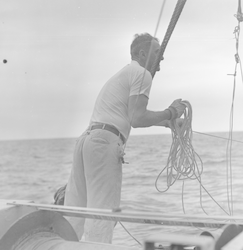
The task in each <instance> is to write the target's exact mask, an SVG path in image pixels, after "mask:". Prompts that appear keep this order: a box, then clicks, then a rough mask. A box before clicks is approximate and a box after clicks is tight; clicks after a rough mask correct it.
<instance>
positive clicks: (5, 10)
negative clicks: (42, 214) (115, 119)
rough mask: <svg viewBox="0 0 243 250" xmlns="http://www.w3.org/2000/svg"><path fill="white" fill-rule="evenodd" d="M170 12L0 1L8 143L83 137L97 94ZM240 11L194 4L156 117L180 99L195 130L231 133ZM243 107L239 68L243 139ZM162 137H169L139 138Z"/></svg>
mask: <svg viewBox="0 0 243 250" xmlns="http://www.w3.org/2000/svg"><path fill="white" fill-rule="evenodd" d="M176 2H177V1H176V0H167V1H166V3H165V8H164V11H163V13H162V18H161V21H160V23H159V27H158V31H157V33H156V36H157V37H158V38H159V40H160V42H162V40H163V38H164V35H165V32H166V29H167V27H168V24H169V22H170V19H171V16H172V13H173V10H174V8H175V5H176ZM162 3H163V1H162V0H86V1H84V0H35V1H32V0H21V1H19V0H2V1H0V37H1V38H0V107H1V108H0V140H15V139H38V138H65V137H78V136H79V135H80V134H81V133H82V132H83V131H84V129H85V128H86V127H87V126H88V123H89V119H90V116H91V113H92V110H93V106H94V102H95V99H96V97H97V95H98V93H99V90H100V89H101V88H102V86H103V85H104V84H105V82H106V81H107V80H108V79H109V78H110V77H111V76H112V75H114V74H115V73H116V72H117V71H119V70H120V69H121V68H122V67H124V66H125V65H127V64H129V63H130V61H131V58H130V44H131V42H132V40H133V37H134V35H135V34H136V33H143V32H148V33H150V34H151V35H155V29H156V24H157V22H158V18H159V12H160V9H161V6H162ZM237 8H238V0H204V1H201V0H187V2H186V4H185V6H184V9H183V12H182V14H181V16H180V19H179V21H178V23H177V25H176V27H175V30H174V32H173V34H172V36H171V39H170V41H169V43H168V45H167V48H166V50H165V53H164V58H165V59H164V61H163V62H162V63H161V71H160V72H157V73H156V75H155V77H154V80H153V85H152V89H151V92H150V99H149V105H148V109H150V110H155V111H159V110H164V109H166V108H167V107H168V106H169V105H170V104H171V103H172V102H173V100H175V99H178V98H182V99H183V100H188V101H189V102H190V103H191V105H192V110H193V118H192V129H193V130H194V131H198V132H214V131H219V132H220V131H228V130H229V124H230V109H231V105H232V96H233V86H234V77H233V76H231V75H228V74H233V73H234V71H235V59H234V55H235V53H236V40H235V36H234V30H235V27H236V26H237V25H238V22H237V19H236V18H235V17H234V14H236V12H237ZM240 39H241V37H240ZM242 40H243V38H242ZM241 44H242V45H243V43H240V44H239V45H240V47H239V55H240V56H241V57H242V48H241ZM4 59H5V60H7V63H4V62H3V60H4ZM242 107H243V83H242V77H241V74H240V68H239V67H238V70H237V76H236V92H235V97H234V127H233V129H234V130H235V131H239V130H240V131H242V130H243V115H242ZM163 133H169V131H168V129H165V128H159V127H156V128H155V127H150V128H139V129H132V132H131V134H132V135H133V134H134V135H135V134H163Z"/></svg>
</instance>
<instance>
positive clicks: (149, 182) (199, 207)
mask: <svg viewBox="0 0 243 250" xmlns="http://www.w3.org/2000/svg"><path fill="white" fill-rule="evenodd" d="M228 136H229V135H228V133H210V134H198V133H194V134H193V138H192V147H193V149H194V151H195V152H196V154H197V155H198V156H199V157H200V159H201V161H200V160H199V158H198V157H196V163H197V166H198V168H201V167H203V172H202V174H201V185H203V188H201V192H200V183H199V181H198V180H197V179H194V180H193V179H186V180H185V181H184V182H183V181H182V180H177V181H175V183H174V184H173V185H172V186H170V188H169V189H168V190H167V191H166V192H159V191H158V190H157V189H156V187H155V182H156V178H157V177H158V176H159V174H160V172H161V171H162V169H163V168H164V167H165V166H166V164H167V160H168V157H169V155H170V148H171V145H172V138H171V135H170V134H163V135H136V136H131V137H130V138H129V140H128V142H127V145H126V149H125V152H126V155H125V161H126V162H128V163H129V164H124V165H123V188H122V200H121V208H122V209H123V210H124V211H133V212H134V211H139V212H144V211H146V212H154V213H155V212H156V213H158V212H162V213H170V214H171V213H175V214H184V213H186V214H188V215H198V216H200V215H205V213H207V214H208V215H222V216H224V215H227V213H228V214H233V215H238V216H242V215H243V132H234V133H233V140H235V141H231V142H230V144H229V143H228V140H227V138H228ZM75 142H76V138H68V139H42V140H16V141H0V154H1V157H0V194H1V197H0V198H1V199H10V200H33V201H35V202H36V203H46V204H52V203H53V201H54V200H53V195H54V193H55V191H56V190H57V189H58V188H59V187H60V186H62V185H64V184H66V182H67V180H68V177H69V174H70V171H71V167H72V156H73V150H74V146H75ZM227 152H228V153H227ZM230 169H232V176H231V175H230ZM230 176H231V177H230ZM183 183H184V189H182V186H183ZM157 188H158V189H159V190H160V191H163V190H165V189H166V188H167V174H166V172H163V173H162V175H161V176H160V177H159V179H158V181H157ZM231 188H232V189H231ZM231 190H232V194H233V197H232V199H231V197H230V195H227V193H228V194H231ZM200 197H201V200H202V202H201V203H200ZM123 226H124V227H125V228H126V229H127V231H128V232H129V233H130V234H132V235H133V237H134V238H135V239H136V240H137V241H139V242H140V243H141V244H142V243H143V240H144V239H145V238H146V237H147V236H150V235H153V234H157V233H163V232H166V233H168V232H180V233H189V234H200V232H201V230H205V229H200V228H191V227H179V226H161V225H150V224H135V223H127V222H124V223H123ZM210 230H211V229H209V231H210ZM211 232H212V233H213V234H216V235H217V234H220V230H215V229H213V230H211ZM136 240H134V239H133V238H132V237H131V236H130V235H129V234H128V233H127V232H126V230H124V228H123V227H122V226H121V225H120V224H119V223H118V224H117V226H116V228H115V231H114V240H113V243H114V244H118V245H119V244H122V245H123V246H139V244H138V243H137V241H136Z"/></svg>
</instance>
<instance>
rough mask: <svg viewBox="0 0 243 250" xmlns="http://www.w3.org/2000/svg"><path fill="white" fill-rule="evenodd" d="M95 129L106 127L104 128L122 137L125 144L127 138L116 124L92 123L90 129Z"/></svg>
mask: <svg viewBox="0 0 243 250" xmlns="http://www.w3.org/2000/svg"><path fill="white" fill-rule="evenodd" d="M94 129H104V130H107V131H110V132H111V133H113V134H115V135H117V136H118V137H120V138H121V140H122V142H123V144H125V141H126V140H125V138H124V136H123V135H122V134H121V133H120V132H119V130H117V129H116V128H115V127H114V126H111V125H109V124H105V123H100V124H95V125H92V126H91V128H90V130H94Z"/></svg>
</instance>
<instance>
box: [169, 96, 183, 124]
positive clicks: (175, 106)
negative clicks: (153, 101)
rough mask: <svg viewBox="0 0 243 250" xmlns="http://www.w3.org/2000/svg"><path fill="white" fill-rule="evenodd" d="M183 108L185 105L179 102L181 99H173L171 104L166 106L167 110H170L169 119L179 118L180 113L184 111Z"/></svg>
mask: <svg viewBox="0 0 243 250" xmlns="http://www.w3.org/2000/svg"><path fill="white" fill-rule="evenodd" d="M185 108H186V105H184V104H183V103H182V102H181V99H177V100H175V101H173V102H172V104H171V105H170V106H169V108H168V110H169V111H170V112H171V118H170V120H173V119H176V118H180V117H181V116H182V114H183V113H184V111H185Z"/></svg>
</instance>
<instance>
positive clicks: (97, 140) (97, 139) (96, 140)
mask: <svg viewBox="0 0 243 250" xmlns="http://www.w3.org/2000/svg"><path fill="white" fill-rule="evenodd" d="M91 141H92V142H94V143H100V144H109V142H108V141H107V140H105V139H104V138H100V137H93V138H91Z"/></svg>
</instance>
